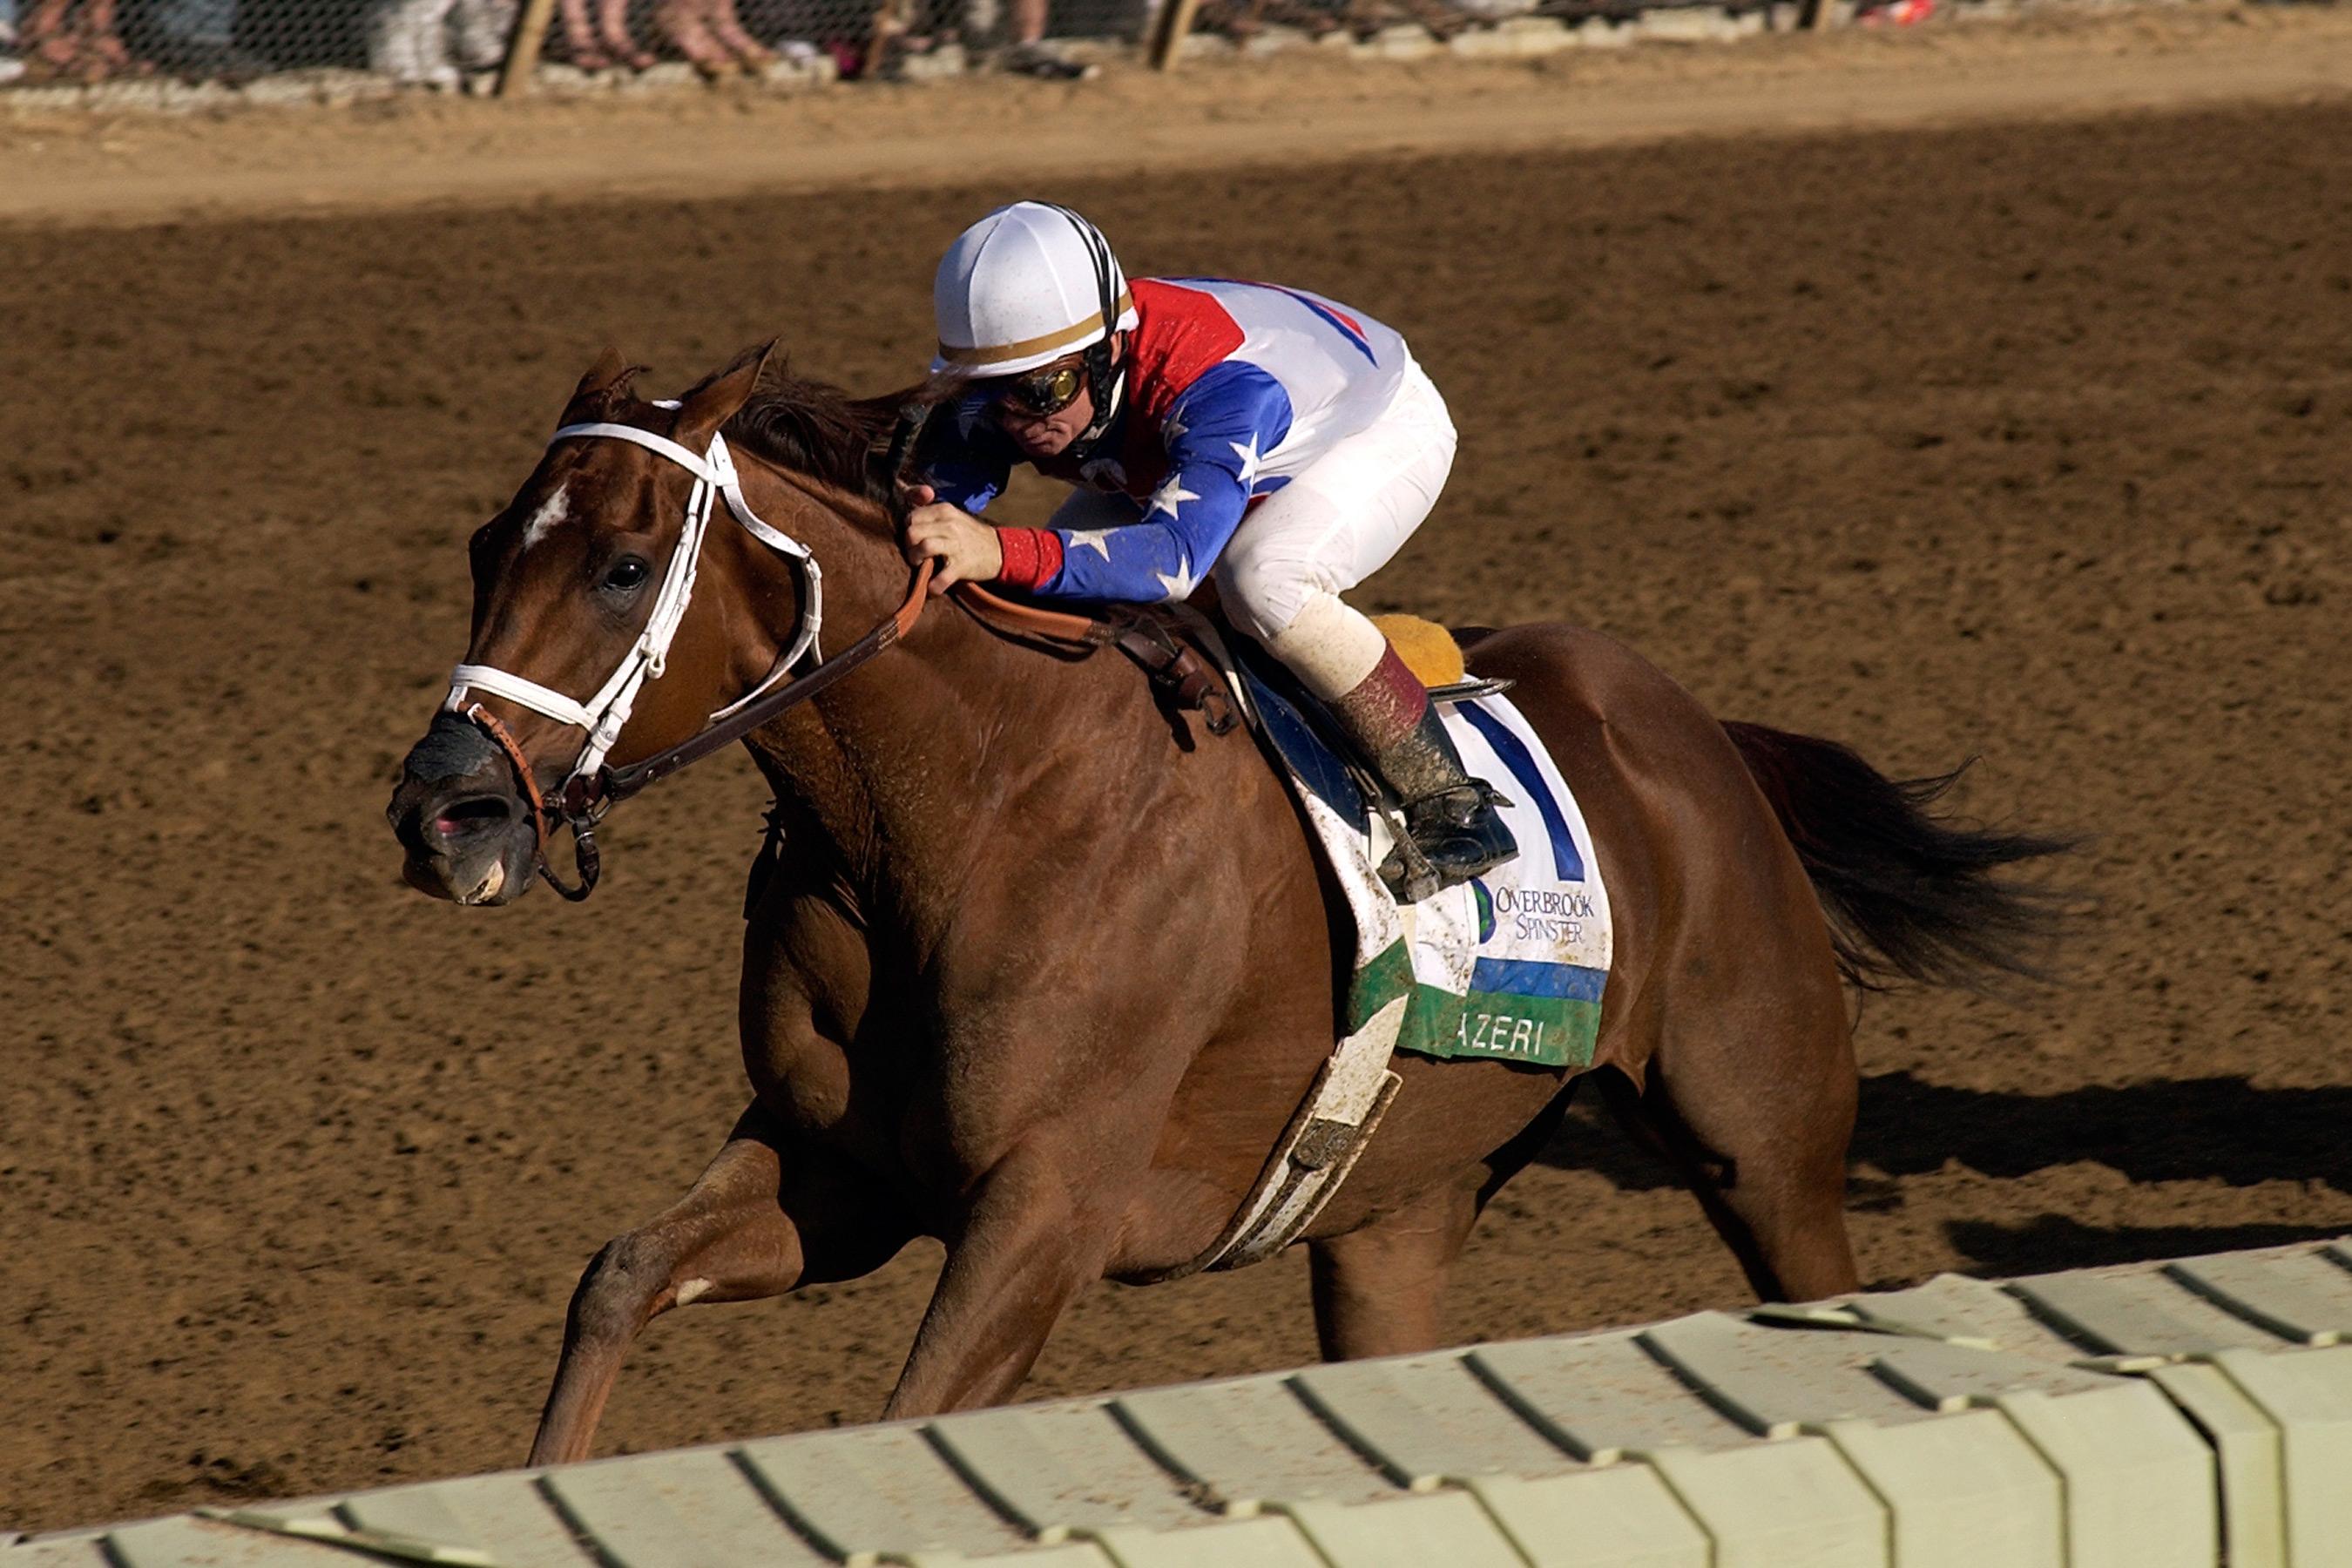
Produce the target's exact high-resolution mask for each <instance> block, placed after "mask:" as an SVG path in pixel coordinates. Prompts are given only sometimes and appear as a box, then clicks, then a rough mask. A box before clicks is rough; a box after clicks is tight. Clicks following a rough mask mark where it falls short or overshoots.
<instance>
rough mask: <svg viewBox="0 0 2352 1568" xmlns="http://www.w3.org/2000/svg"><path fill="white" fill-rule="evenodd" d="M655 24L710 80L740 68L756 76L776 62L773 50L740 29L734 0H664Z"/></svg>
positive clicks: (732, 73)
mask: <svg viewBox="0 0 2352 1568" xmlns="http://www.w3.org/2000/svg"><path fill="white" fill-rule="evenodd" d="M654 25H655V26H658V27H659V28H660V29H661V30H662V36H663V37H666V38H667V39H668V40H669V42H670V44H671V46H672V47H675V48H676V49H677V52H678V53H679V54H682V55H684V56H685V57H686V58H687V60H688V63H689V64H691V65H692V66H693V67H694V68H695V69H696V70H698V71H700V72H701V73H702V74H703V76H704V77H705V78H707V79H710V80H713V81H716V80H718V79H719V78H721V77H729V76H733V75H735V74H736V73H737V72H739V71H742V72H750V73H752V74H754V75H756V74H757V73H759V72H761V71H763V70H766V69H767V68H769V67H770V66H772V65H773V64H775V63H776V51H775V50H773V49H772V48H770V47H767V46H766V45H765V44H762V43H761V42H760V40H759V39H757V38H755V37H752V36H751V34H749V33H747V32H745V31H744V30H743V24H742V22H741V21H740V19H739V18H738V17H737V16H736V15H735V0H663V4H662V5H661V7H660V8H659V9H658V10H656V12H655V13H654Z"/></svg>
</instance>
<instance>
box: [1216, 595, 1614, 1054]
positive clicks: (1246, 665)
mask: <svg viewBox="0 0 2352 1568" xmlns="http://www.w3.org/2000/svg"><path fill="white" fill-rule="evenodd" d="M1234 641H1235V648H1236V651H1237V652H1238V653H1239V654H1240V655H1241V657H1240V658H1239V659H1238V660H1237V664H1238V668H1239V672H1240V678H1241V681H1242V684H1243V688H1244V691H1245V692H1246V693H1247V695H1248V697H1249V699H1250V700H1251V702H1252V703H1253V704H1254V705H1255V708H1256V710H1257V712H1258V714H1259V716H1260V720H1261V723H1260V726H1259V729H1258V733H1259V736H1260V739H1261V741H1262V742H1263V743H1264V744H1265V746H1266V748H1267V749H1268V750H1269V751H1271V752H1273V753H1274V755H1275V757H1276V760H1277V761H1278V763H1279V764H1280V765H1281V767H1282V768H1283V770H1284V771H1285V772H1286V773H1287V775H1288V776H1289V778H1290V780H1291V782H1292V784H1293V786H1294V787H1295V788H1297V789H1299V790H1301V791H1302V792H1304V793H1305V794H1307V795H1311V796H1312V797H1313V798H1314V799H1315V800H1316V801H1318V802H1319V803H1320V805H1323V806H1328V808H1329V810H1328V813H1325V814H1324V815H1322V816H1320V817H1319V818H1318V816H1317V815H1316V814H1315V813H1312V812H1310V813H1308V814H1307V816H1308V819H1309V821H1310V823H1311V824H1313V826H1315V828H1316V829H1317V831H1318V833H1319V834H1320V835H1321V836H1322V837H1323V838H1324V840H1325V841H1324V842H1322V843H1320V844H1319V846H1318V847H1319V849H1320V851H1321V853H1322V856H1323V858H1324V861H1325V864H1326V865H1328V866H1329V867H1330V868H1332V870H1333V872H1334V873H1335V874H1336V875H1338V876H1339V878H1340V879H1341V880H1342V882H1343V884H1345V885H1346V886H1347V887H1348V890H1349V903H1350V905H1351V912H1352V913H1353V915H1354V916H1355V922H1354V923H1355V925H1356V927H1357V934H1358V942H1357V952H1355V953H1354V954H1353V955H1352V957H1353V960H1354V965H1355V968H1354V973H1353V974H1352V975H1351V976H1350V977H1349V981H1348V1006H1347V1017H1346V1018H1345V1019H1344V1020H1343V1022H1344V1023H1345V1025H1346V1026H1347V1028H1348V1031H1349V1033H1350V1034H1351V1035H1352V1034H1353V1033H1354V1032H1355V1031H1357V1030H1360V1029H1362V1028H1364V1027H1365V1026H1367V1025H1368V1024H1369V1023H1370V1020H1371V1019H1372V1018H1373V1017H1374V1016H1375V1015H1377V1014H1379V1013H1380V1012H1381V1010H1382V1009H1383V1008H1385V1007H1387V1006H1389V1005H1392V1004H1393V1003H1395V1002H1396V1001H1397V999H1398V998H1400V997H1402V998H1404V999H1405V1001H1406V1007H1405V1011H1404V1015H1403V1021H1402V1024H1401V1025H1400V1026H1398V1033H1397V1037H1396V1048H1397V1049H1399V1050H1407V1051H1415V1052H1419V1053H1421V1054H1423V1055H1425V1056H1433V1057H1488V1058H1499V1059H1502V1060H1507V1061H1517V1062H1526V1063H1531V1064H1534V1065H1538V1066H1548V1067H1565V1066H1583V1065H1585V1064H1587V1063H1589V1062H1590V1061H1591V1059H1592V1055H1593V1051H1594V1048H1595V1046H1596V1043H1597V1037H1598V1034H1599V1030H1600V1019H1601V993H1602V991H1603V989H1604V988H1605V987H1606V986H1607V984H1608V980H1609V962H1610V954H1611V948H1612V940H1611V931H1610V923H1609V906H1608V897H1607V894H1606V892H1605V891H1604V890H1603V889H1602V888H1601V879H1600V876H1599V874H1598V872H1597V870H1596V869H1595V868H1594V865H1593V862H1592V859H1591V837H1590V836H1589V835H1588V834H1587V833H1586V831H1585V827H1584V819H1583V814H1582V813H1581V812H1580V810H1578V808H1577V805H1576V802H1575V799H1574V797H1573V796H1572V795H1570V793H1569V790H1568V787H1567V784H1566V782H1565V781H1564V780H1562V779H1561V778H1560V776H1559V770H1558V769H1557V768H1556V767H1555V766H1554V765H1553V764H1552V763H1551V760H1550V758H1549V757H1548V756H1544V755H1542V754H1540V753H1541V745H1542V743H1541V742H1540V741H1538V739H1537V738H1536V736H1535V733H1534V731H1532V730H1530V729H1528V726H1527V722H1526V721H1525V720H1524V719H1523V718H1521V717H1520V716H1519V714H1518V712H1517V710H1516V709H1514V708H1512V707H1511V705H1510V704H1509V702H1508V701H1507V700H1505V699H1502V698H1499V697H1483V698H1476V699H1472V700H1465V701H1462V702H1457V703H1449V704H1447V705H1446V706H1445V708H1444V714H1445V718H1446V721H1447V728H1448V730H1449V731H1451V732H1452V733H1453V735H1454V743H1455V745H1456V746H1458V747H1459V748H1460V749H1461V751H1462V754H1463V760H1464V762H1465V764H1466V765H1467V766H1468V767H1469V769H1470V771H1471V772H1472V773H1475V774H1476V775H1478V776H1480V777H1483V778H1485V779H1486V781H1487V782H1488V783H1489V784H1494V785H1495V786H1496V787H1497V788H1498V789H1500V790H1501V791H1502V792H1503V793H1504V794H1505V795H1507V796H1508V797H1509V799H1510V803H1511V804H1510V805H1509V806H1508V807H1507V809H1506V810H1505V813H1504V816H1505V820H1506V821H1507V822H1508V823H1509V824H1510V826H1511V831H1512V832H1513V834H1514V835H1515V836H1516V837H1517V839H1518V841H1519V847H1520V853H1519V855H1518V856H1517V858H1514V859H1512V860H1510V861H1508V862H1507V863H1506V864H1504V865H1502V866H1499V867H1496V868H1495V869H1494V870H1493V871H1491V872H1489V873H1487V874H1486V876H1484V877H1481V878H1479V879H1476V880H1475V881H1472V882H1468V883H1465V884H1463V885H1462V886H1460V887H1456V888H1449V889H1446V890H1445V891H1444V892H1442V893H1439V894H1437V895H1435V896H1434V897H1432V898H1429V899H1425V900H1423V901H1422V902H1420V903H1418V904H1412V905H1404V906H1397V905H1396V904H1395V903H1394V902H1393V900H1391V898H1390V896H1389V893H1388V889H1386V887H1385V886H1384V885H1382V884H1381V882H1380V880H1379V879H1378V876H1377V874H1376V873H1375V872H1374V871H1373V870H1372V867H1373V866H1374V864H1375V858H1374V857H1373V856H1372V854H1371V852H1370V851H1371V833H1372V824H1371V817H1370V812H1369V810H1368V805H1367V802H1366V801H1365V799H1364V794H1363V791H1362V789H1361V787H1360V785H1359V784H1358V783H1357V779H1356V775H1355V773H1354V772H1353V771H1352V769H1351V768H1350V766H1349V763H1348V762H1346V761H1345V760H1344V759H1343V758H1342V757H1341V756H1340V755H1339V752H1338V751H1337V749H1336V742H1335V741H1334V740H1333V738H1332V736H1331V735H1330V733H1329V731H1328V728H1327V726H1328V720H1326V719H1324V718H1323V717H1322V715H1321V714H1319V713H1317V712H1311V711H1309V710H1308V707H1307V700H1306V699H1305V698H1304V697H1303V696H1301V695H1299V694H1297V691H1296V689H1295V687H1294V685H1293V683H1292V682H1291V680H1290V679H1289V677H1288V673H1287V672H1286V671H1284V670H1280V669H1277V668H1265V667H1264V666H1263V665H1262V664H1261V662H1260V661H1265V660H1267V658H1268V656H1267V655H1265V653H1263V652H1262V651H1261V650H1259V649H1257V648H1256V647H1253V646H1251V645H1250V644H1248V643H1247V642H1246V640H1245V639H1240V638H1236V639H1234ZM1335 835H1336V836H1339V837H1344V838H1346V839H1347V840H1348V841H1347V842H1345V843H1341V842H1338V841H1336V840H1334V838H1333V836H1335ZM1368 902H1369V903H1372V904H1378V905H1384V906H1386V907H1387V908H1388V909H1389V910H1393V911H1394V912H1393V913H1392V914H1389V915H1382V916H1381V917H1380V918H1379V919H1378V920H1377V921H1375V920H1373V919H1372V917H1370V916H1369V915H1368V914H1367V913H1366V907H1367V904H1368ZM1400 920H1401V921H1402V935H1400V934H1399V921H1400Z"/></svg>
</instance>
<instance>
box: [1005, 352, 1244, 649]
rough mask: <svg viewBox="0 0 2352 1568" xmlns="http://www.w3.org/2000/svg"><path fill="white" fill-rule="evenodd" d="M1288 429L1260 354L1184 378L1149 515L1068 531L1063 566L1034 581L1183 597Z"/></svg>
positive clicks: (1099, 593) (1058, 591)
mask: <svg viewBox="0 0 2352 1568" xmlns="http://www.w3.org/2000/svg"><path fill="white" fill-rule="evenodd" d="M1289 434H1290V395H1289V394H1288V393H1286V392H1285V391H1283V390H1282V384H1281V383H1280V382H1278V381H1276V380H1275V379H1274V377H1272V376H1270V375H1268V374H1266V373H1265V371H1263V370H1260V369H1259V368H1258V367H1257V366H1255V365H1254V364H1249V363H1245V362H1244V361H1241V360H1227V361H1225V362H1224V363H1223V364H1219V365H1214V366H1212V367H1211V368H1210V369H1209V371H1208V372H1207V374H1203V375H1202V377H1201V378H1200V379H1199V380H1198V381H1196V382H1194V383H1193V384H1192V385H1191V386H1188V387H1186V388H1185V389H1184V391H1183V392H1182V393H1181V395H1179V396H1178V397H1177V399H1176V401H1175V403H1174V404H1173V405H1171V407H1170V409H1169V410H1168V416H1167V418H1166V420H1165V421H1164V422H1163V424H1162V426H1161V429H1160V435H1161V437H1162V439H1164V440H1165V441H1166V442H1167V446H1168V479H1167V482H1166V483H1165V484H1163V485H1161V486H1160V489H1158V490H1157V491H1156V492H1154V493H1153V495H1152V497H1151V499H1150V500H1148V501H1146V502H1145V503H1144V507H1145V510H1144V514H1143V521H1141V522H1138V523H1131V524H1129V525H1128V526H1127V527H1124V528H1108V529H1097V530H1090V531H1083V532H1074V531H1070V530H1068V529H1058V530H1056V532H1058V533H1060V534H1061V536H1062V569H1061V571H1059V572H1058V573H1056V574H1055V575H1054V576H1053V577H1052V579H1050V580H1049V581H1048V582H1046V584H1045V585H1044V586H1043V587H1042V588H1040V589H1039V590H1038V591H1039V592H1040V593H1041V594H1044V595H1049V596H1051V597H1055V598H1062V599H1118V600H1124V601H1127V602H1129V603H1130V604H1131V603H1137V602H1147V603H1148V602H1153V601H1158V600H1163V599H1181V598H1183V597H1185V596H1186V595H1189V594H1191V593H1192V589H1193V586H1194V585H1195V584H1198V583H1199V582H1200V580H1201V579H1202V577H1204V576H1206V575H1207V574H1208V571H1209V568H1210V567H1211V566H1213V565H1214V564H1215V563H1216V559H1217V553H1218V552H1220V551H1222V550H1223V549H1224V547H1225V542H1226V541H1227V540H1229V539H1231V538H1233V536H1234V529H1236V528H1239V527H1240V526H1241V522H1242V513H1243V512H1244V511H1245V510H1248V507H1249V501H1250V496H1251V495H1252V493H1253V492H1254V490H1255V487H1256V485H1257V483H1258V477H1257V467H1258V460H1259V458H1262V457H1263V456H1264V455H1265V454H1266V453H1268V452H1270V451H1272V450H1274V448H1275V447H1278V446H1280V445H1281V444H1282V441H1283V438H1284V437H1286V436H1288V435H1289Z"/></svg>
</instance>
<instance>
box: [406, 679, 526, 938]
mask: <svg viewBox="0 0 2352 1568" xmlns="http://www.w3.org/2000/svg"><path fill="white" fill-rule="evenodd" d="M384 816H385V818H386V819H387V820H388V821H390V822H391V824H392V830H393V832H394V834H395V835H397V836H398V837H399V839H400V844H401V847H402V848H403V849H404V850H406V851H407V859H406V862H405V863H404V865H403V866H402V868H401V874H402V875H403V876H404V877H405V878H406V879H407V880H408V884H409V886H411V887H413V888H415V889H419V890H421V891H424V892H427V893H430V894H432V895H433V896H434V897H435V898H436V899H448V900H452V901H453V902H456V903H460V904H505V903H511V902H513V901H514V900H516V899H519V898H520V897H521V896H522V894H523V892H524V891H525V889H528V888H529V887H530V882H531V874H532V871H533V870H534V868H536V865H537V861H538V850H539V839H538V835H537V833H536V832H535V831H534V828H533V826H532V823H531V820H530V805H529V803H528V802H526V801H525V800H523V798H522V797H521V795H520V794H519V793H517V790H516V787H515V778H514V769H513V768H512V767H511V766H509V763H508V762H507V759H506V755H505V753H504V752H500V751H499V748H498V747H497V746H496V745H494V744H492V743H491V742H490V740H489V738H488V736H486V735H484V734H483V733H482V732H481V731H479V730H478V729H476V728H475V727H474V726H473V725H471V724H468V723H467V722H466V721H464V720H463V719H460V718H459V717H457V715H456V714H454V713H446V712H445V713H439V714H436V715H435V717H434V720H433V727H432V728H431V729H429V730H427V731H425V738H424V739H423V740H421V741H419V742H416V744H415V746H414V747H412V748H410V750H409V753H408V755H407V757H406V759H404V761H403V762H402V763H401V768H400V784H399V786H398V787H397V788H395V789H394V791H393V792H392V804H391V805H388V806H386V807H385V808H384Z"/></svg>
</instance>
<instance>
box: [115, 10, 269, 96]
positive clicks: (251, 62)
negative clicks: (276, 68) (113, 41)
mask: <svg viewBox="0 0 2352 1568" xmlns="http://www.w3.org/2000/svg"><path fill="white" fill-rule="evenodd" d="M236 18H237V0H148V3H147V4H146V5H139V6H134V7H133V8H132V10H131V15H130V16H128V17H127V18H126V19H125V24H124V30H125V31H126V32H127V33H128V34H129V35H130V37H131V43H132V45H133V47H136V48H137V50H138V51H139V54H140V56H141V57H142V58H145V59H149V60H152V61H153V62H154V63H155V64H156V65H158V66H160V67H162V68H163V69H165V70H167V71H170V72H171V73H172V74H173V75H174V76H181V77H186V78H188V79H191V80H196V81H227V82H247V81H251V80H252V79H254V78H256V77H257V76H264V75H267V74H268V71H269V70H270V68H271V67H270V63H269V62H268V60H265V59H263V58H260V57H259V56H257V55H255V54H251V53H248V52H247V50H245V49H243V48H241V47H238V45H237V42H236Z"/></svg>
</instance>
